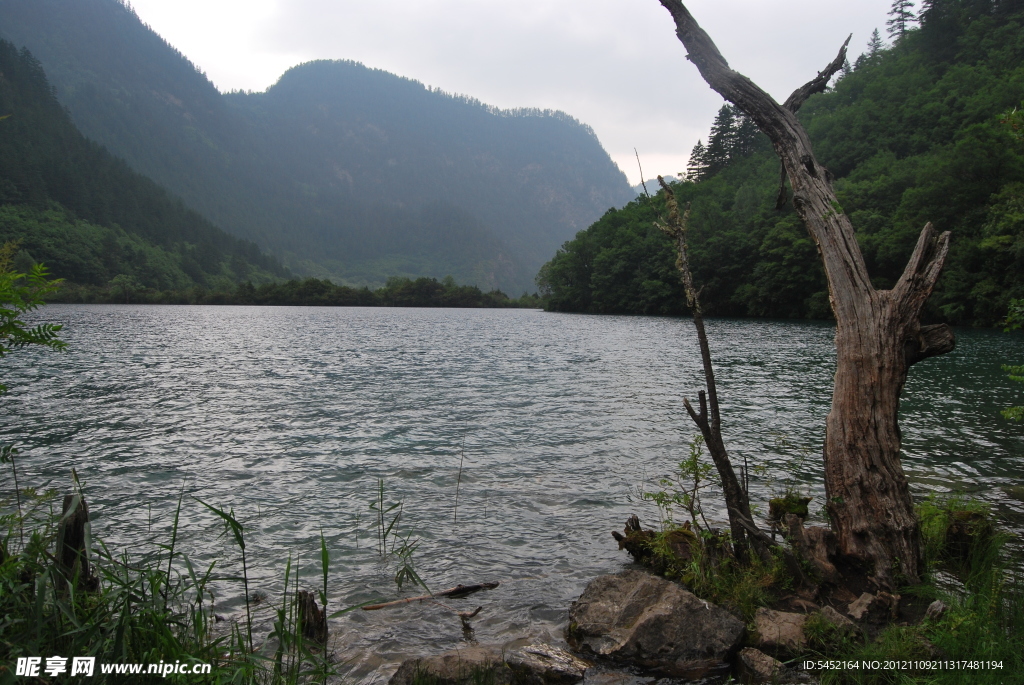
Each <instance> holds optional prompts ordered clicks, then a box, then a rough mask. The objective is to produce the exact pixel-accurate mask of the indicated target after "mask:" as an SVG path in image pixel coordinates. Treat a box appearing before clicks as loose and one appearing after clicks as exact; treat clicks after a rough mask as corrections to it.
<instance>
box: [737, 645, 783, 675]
mask: <svg viewBox="0 0 1024 685" xmlns="http://www.w3.org/2000/svg"><path fill="white" fill-rule="evenodd" d="M736 670H737V672H738V674H739V677H740V682H743V683H770V682H775V681H777V680H778V677H779V676H780V675H782V673H783V672H784V671H785V670H786V666H785V664H783V663H782V662H781V661H779V660H778V659H773V658H772V657H770V656H768V655H767V654H765V653H764V652H762V651H761V650H759V649H754V648H753V647H744V648H743V649H741V650H740V653H739V656H738V657H737V659H736Z"/></svg>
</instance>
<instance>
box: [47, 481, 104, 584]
mask: <svg viewBox="0 0 1024 685" xmlns="http://www.w3.org/2000/svg"><path fill="white" fill-rule="evenodd" d="M61 514H62V515H61V519H60V525H59V526H58V527H57V550H56V559H57V568H58V569H59V571H60V573H61V575H62V576H64V579H65V580H67V581H68V583H72V582H77V586H78V588H80V589H83V590H88V591H95V590H97V589H99V579H97V578H96V576H94V575H93V574H92V569H91V568H90V567H89V551H88V545H87V540H86V527H87V526H88V524H89V505H88V504H86V502H85V497H83V496H82V495H80V494H79V495H64V504H63V506H62V507H61Z"/></svg>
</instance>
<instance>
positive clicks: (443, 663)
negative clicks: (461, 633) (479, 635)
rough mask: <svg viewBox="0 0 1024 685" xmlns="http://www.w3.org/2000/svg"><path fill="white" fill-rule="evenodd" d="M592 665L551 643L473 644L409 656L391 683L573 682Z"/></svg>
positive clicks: (526, 684) (570, 684)
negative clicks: (521, 645) (516, 644)
mask: <svg viewBox="0 0 1024 685" xmlns="http://www.w3.org/2000/svg"><path fill="white" fill-rule="evenodd" d="M588 666H589V664H588V663H587V662H585V661H583V660H581V659H578V658H576V657H575V656H573V655H572V654H569V653H568V652H566V651H565V650H564V649H559V648H558V647H552V646H551V645H530V646H529V647H521V648H518V649H510V650H506V649H504V648H503V647H501V646H500V645H474V646H471V647H463V648H459V649H453V650H451V651H448V652H444V653H443V654H438V655H436V656H430V657H420V658H416V659H406V660H405V661H404V662H402V665H401V666H399V667H398V670H397V671H396V672H395V674H394V675H393V676H391V680H389V681H388V683H389V685H412V684H413V683H414V682H416V681H419V682H430V683H433V684H434V685H472V684H473V683H481V682H485V683H488V684H493V685H573V683H578V682H580V681H581V680H583V675H584V672H585V671H586V670H587V667H588Z"/></svg>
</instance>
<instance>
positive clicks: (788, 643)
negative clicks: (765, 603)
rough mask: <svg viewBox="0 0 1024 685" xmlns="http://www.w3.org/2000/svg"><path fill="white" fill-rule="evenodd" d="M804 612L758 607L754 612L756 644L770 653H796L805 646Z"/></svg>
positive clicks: (805, 620)
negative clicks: (795, 612)
mask: <svg viewBox="0 0 1024 685" xmlns="http://www.w3.org/2000/svg"><path fill="white" fill-rule="evenodd" d="M806 622H807V615H806V614H790V613H787V612H785V611H775V610H773V609H766V608H764V607H760V608H759V609H758V610H757V611H756V612H754V630H756V631H757V646H758V648H760V649H763V650H765V651H768V652H772V653H776V654H777V653H780V652H781V653H785V654H790V655H796V654H797V653H799V652H800V650H802V649H803V648H804V647H806V646H807V637H806V636H805V635H804V624H805V623H806Z"/></svg>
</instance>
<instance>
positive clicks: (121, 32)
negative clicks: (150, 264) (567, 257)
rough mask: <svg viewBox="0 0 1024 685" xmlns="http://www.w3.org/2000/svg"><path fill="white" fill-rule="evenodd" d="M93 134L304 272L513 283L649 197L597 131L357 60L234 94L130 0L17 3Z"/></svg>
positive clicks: (11, 10) (10, 33) (8, 29)
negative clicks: (604, 218)
mask: <svg viewBox="0 0 1024 685" xmlns="http://www.w3.org/2000/svg"><path fill="white" fill-rule="evenodd" d="M0 35H2V36H3V37H5V38H7V39H8V40H11V41H13V42H15V43H16V44H20V45H25V46H27V47H28V48H29V49H30V50H31V51H32V52H33V54H35V55H36V56H37V57H38V59H39V60H40V62H41V63H42V64H43V67H44V68H45V70H46V72H47V74H48V76H49V78H50V80H51V82H52V83H53V84H54V85H55V87H56V92H57V96H58V98H59V99H60V101H61V102H62V103H63V104H64V105H65V106H66V107H67V108H68V110H69V112H70V114H71V116H72V119H73V120H74V121H75V123H76V124H77V125H78V127H79V128H80V129H81V130H82V132H83V133H85V135H87V136H89V137H91V138H93V139H95V140H97V141H98V142H100V143H102V144H103V145H105V146H106V147H107V148H108V149H110V150H111V151H112V152H113V153H114V154H116V155H118V156H120V157H123V158H124V159H125V160H126V161H127V162H128V163H129V164H130V165H131V166H132V167H133V168H134V169H136V170H138V171H140V172H141V173H144V174H146V175H148V176H150V177H151V178H153V179H154V180H156V181H157V182H158V183H160V184H162V185H164V186H166V187H167V188H168V189H170V190H171V191H172V192H174V193H177V194H178V195H180V196H181V197H182V198H183V200H184V201H185V202H186V204H187V205H188V206H189V207H191V208H193V209H195V210H196V211H198V212H200V213H201V214H203V215H204V216H205V217H207V218H208V219H210V220H211V221H213V222H214V223H215V224H217V225H218V226H220V227H222V228H224V229H225V230H227V231H228V232H229V233H232V234H234V235H237V236H239V237H242V238H246V239H251V240H253V241H255V242H257V243H258V244H259V245H260V246H262V247H264V248H265V249H268V250H270V251H271V252H272V253H274V254H276V255H278V256H279V257H280V258H281V259H282V260H283V261H284V262H285V263H286V265H288V266H289V267H290V268H292V269H293V270H294V271H296V272H297V273H299V274H301V275H316V276H320V277H325V276H327V277H332V278H334V279H335V280H338V281H341V282H346V283H350V284H353V285H364V284H365V285H371V286H373V285H379V284H381V283H383V281H384V280H385V279H386V278H387V277H389V276H433V277H443V276H445V275H448V274H451V275H453V276H454V277H455V278H456V279H457V280H459V281H460V282H464V283H473V284H477V285H479V286H481V287H484V288H491V287H500V288H503V289H506V290H509V291H511V292H517V291H521V290H523V289H527V288H529V289H531V290H532V285H533V283H532V282H533V275H534V274H535V273H536V270H537V269H538V268H539V266H540V265H541V264H542V263H543V262H544V260H545V259H546V258H547V257H548V256H549V255H550V254H551V253H552V252H553V251H554V250H555V249H556V248H557V247H559V246H560V245H561V244H562V243H563V242H564V241H565V240H568V239H569V238H571V237H572V236H573V235H575V233H576V232H577V231H579V230H582V229H583V228H586V227H587V226H589V225H590V223H592V222H593V221H594V220H595V219H597V218H598V217H599V216H600V215H601V214H602V213H603V212H604V211H606V210H607V209H608V208H609V207H613V206H620V205H622V204H624V203H626V202H628V201H629V200H630V199H631V198H632V197H633V193H632V192H631V190H630V188H629V185H628V183H627V181H626V178H625V176H624V175H623V174H622V172H621V171H619V170H618V168H617V167H616V166H615V165H614V163H613V162H612V161H611V159H610V158H609V157H608V155H607V153H606V152H605V151H604V150H603V148H602V147H601V145H600V143H599V141H598V140H597V138H596V136H594V133H593V131H592V130H591V129H590V128H589V127H588V126H585V125H584V124H581V123H580V122H578V121H576V120H575V119H573V118H572V117H569V116H568V115H565V114H562V113H557V112H542V111H536V110H514V111H504V110H498V109H496V108H493V107H488V106H486V105H483V104H481V103H479V102H477V101H474V100H472V99H470V98H465V97H457V96H452V95H448V94H445V93H442V92H440V91H436V90H431V89H428V88H426V87H424V86H423V85H422V84H420V83H418V82H416V81H412V80H410V79H405V78H402V77H399V76H395V75H392V74H388V73H386V72H383V71H380V70H375V69H370V68H367V67H365V66H363V65H360V64H357V63H354V62H339V61H316V62H310V63H306V64H303V65H299V66H297V67H294V68H292V69H290V70H289V71H288V72H286V73H285V74H284V75H283V76H282V77H281V79H280V80H279V81H278V82H277V83H276V84H274V85H273V86H272V87H271V88H269V89H268V90H267V91H266V92H264V93H241V92H236V93H228V94H221V93H219V92H218V91H217V90H216V88H214V87H213V85H212V84H211V83H210V82H209V80H207V79H206V77H205V76H204V75H203V74H202V72H200V71H199V70H198V69H196V67H195V66H194V65H192V64H191V63H190V62H189V61H188V60H187V59H185V57H184V56H182V55H181V54H180V53H179V52H178V51H176V50H175V49H174V48H172V47H171V46H170V45H168V44H167V43H166V42H165V41H163V40H162V39H161V38H160V37H159V36H157V35H156V34H155V33H153V32H152V31H151V30H150V29H149V28H148V27H146V26H144V25H143V24H142V23H141V22H140V21H139V20H138V18H137V17H136V16H135V15H134V13H133V12H132V11H131V10H130V9H129V8H128V7H126V6H124V5H122V4H120V3H119V2H117V1H116V0H3V1H2V2H0Z"/></svg>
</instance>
